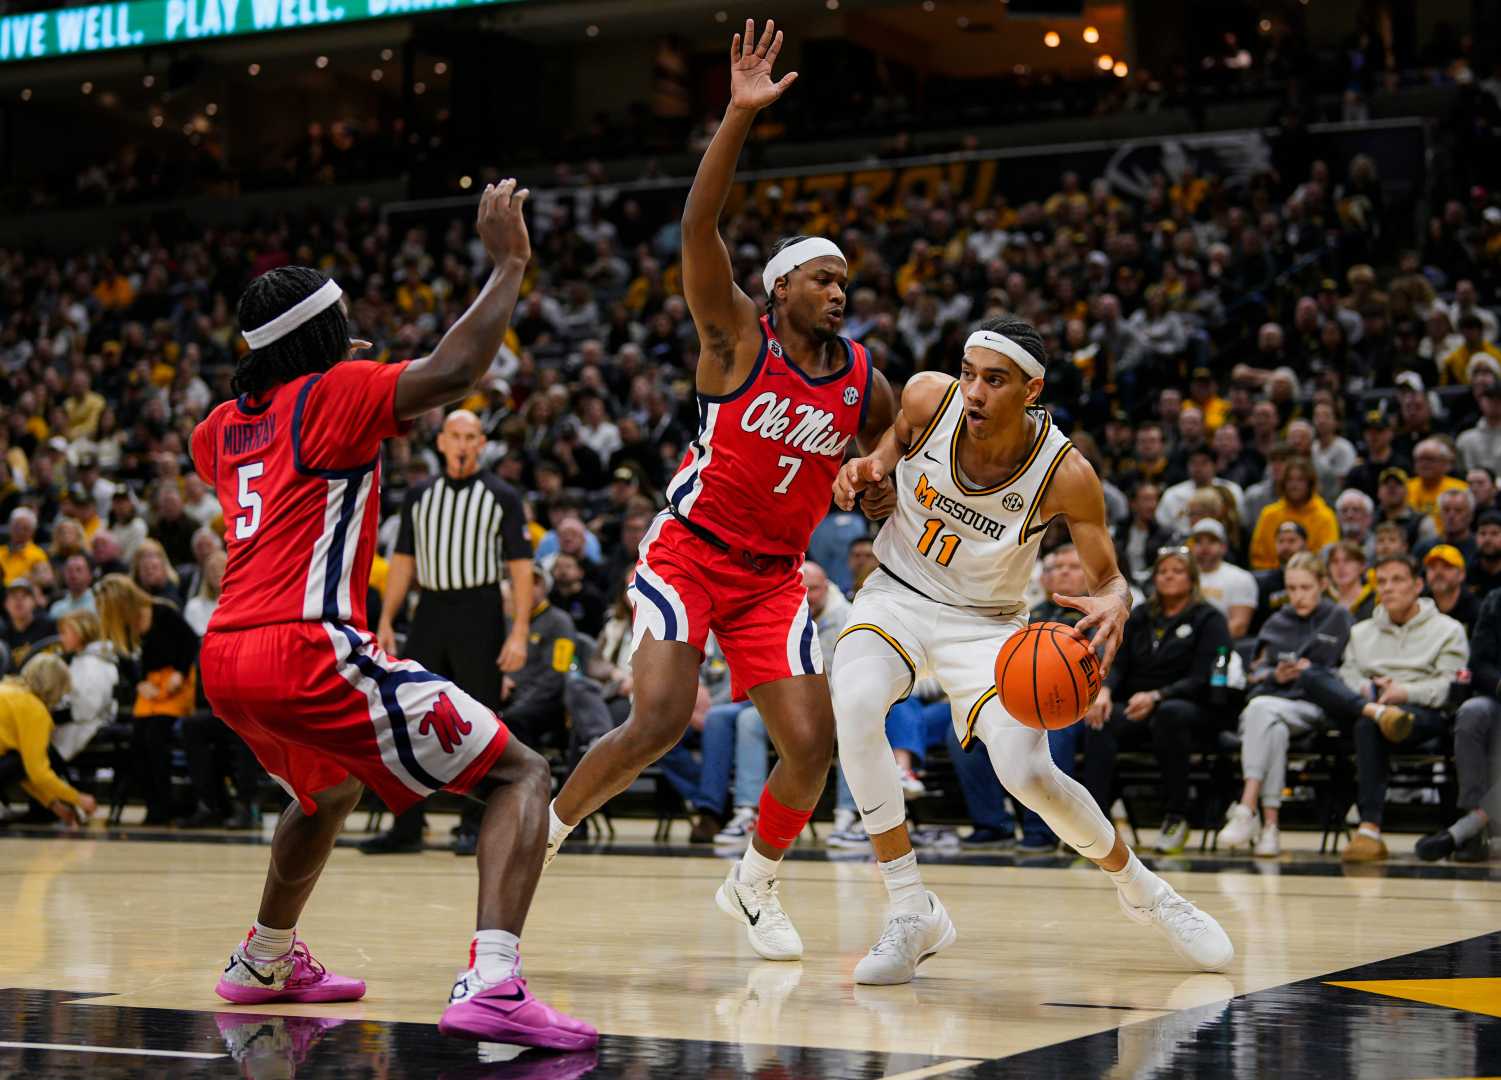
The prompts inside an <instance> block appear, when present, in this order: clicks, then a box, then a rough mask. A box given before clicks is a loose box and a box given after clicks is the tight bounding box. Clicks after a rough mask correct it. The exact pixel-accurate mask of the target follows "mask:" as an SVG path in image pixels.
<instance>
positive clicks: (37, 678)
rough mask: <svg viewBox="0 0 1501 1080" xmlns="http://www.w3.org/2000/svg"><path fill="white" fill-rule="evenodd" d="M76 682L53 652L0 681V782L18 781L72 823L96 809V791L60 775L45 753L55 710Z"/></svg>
mask: <svg viewBox="0 0 1501 1080" xmlns="http://www.w3.org/2000/svg"><path fill="white" fill-rule="evenodd" d="M72 685H73V680H72V677H71V676H70V675H69V674H68V665H67V664H65V663H63V662H62V660H61V659H60V658H59V657H56V656H53V655H52V654H50V653H43V654H41V655H40V656H34V657H32V658H31V659H30V660H28V661H27V662H26V666H25V667H23V668H22V669H21V674H20V676H19V677H11V678H7V679H5V680H4V681H0V786H4V785H9V784H11V783H13V782H16V781H20V784H21V787H23V788H24V789H25V790H26V794H28V795H30V796H31V797H32V798H33V799H35V800H36V801H37V802H39V803H41V804H42V805H43V806H45V807H47V808H48V809H50V810H51V811H52V812H53V813H54V814H56V815H57V816H58V817H60V818H61V819H62V820H63V821H65V822H67V823H68V824H70V825H73V824H79V823H81V822H83V821H85V820H87V819H88V816H89V815H90V814H92V813H93V812H94V810H95V803H94V798H93V796H91V795H85V794H83V793H82V792H79V791H77V790H75V789H74V788H73V786H72V785H71V784H69V783H68V782H67V781H66V780H64V779H63V778H62V777H60V776H58V775H57V773H56V772H54V771H53V769H52V763H51V762H50V761H49V760H48V758H47V747H48V745H49V744H50V742H51V740H52V713H51V710H52V709H55V708H57V705H58V703H59V702H60V701H62V699H63V697H64V696H65V695H66V694H67V693H68V691H69V690H70V689H72Z"/></svg>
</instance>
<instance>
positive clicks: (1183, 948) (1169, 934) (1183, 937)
mask: <svg viewBox="0 0 1501 1080" xmlns="http://www.w3.org/2000/svg"><path fill="white" fill-rule="evenodd" d="M1116 895H1117V896H1118V897H1119V898H1120V902H1121V910H1122V911H1124V912H1125V913H1126V918H1128V919H1130V920H1131V921H1132V922H1139V923H1141V924H1143V925H1146V926H1155V927H1156V928H1157V929H1158V930H1160V931H1161V932H1162V935H1163V937H1165V938H1167V940H1168V943H1169V944H1170V945H1172V947H1173V951H1174V952H1176V953H1177V954H1178V955H1179V956H1180V957H1182V958H1183V959H1184V960H1186V961H1187V962H1188V963H1190V964H1192V965H1193V966H1194V967H1196V968H1199V969H1200V970H1202V971H1224V970H1225V969H1226V968H1227V967H1229V966H1230V961H1232V960H1234V959H1235V946H1234V945H1232V944H1231V943H1230V935H1228V934H1226V933H1225V931H1224V929H1223V928H1222V927H1221V926H1220V924H1219V923H1217V922H1216V921H1215V920H1214V916H1212V915H1210V914H1208V913H1207V912H1204V911H1201V910H1199V909H1198V908H1197V907H1195V906H1194V905H1193V904H1191V903H1189V902H1188V901H1187V900H1185V899H1183V897H1181V896H1179V895H1178V893H1177V890H1175V889H1173V888H1171V887H1168V889H1167V891H1166V892H1164V893H1163V894H1162V896H1161V898H1159V899H1158V901H1157V903H1155V904H1153V905H1152V906H1151V907H1149V908H1141V907H1136V906H1135V905H1133V904H1130V903H1127V901H1126V897H1125V894H1124V893H1117V894H1116Z"/></svg>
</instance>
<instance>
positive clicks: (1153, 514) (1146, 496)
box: [1112, 482, 1173, 586]
mask: <svg viewBox="0 0 1501 1080" xmlns="http://www.w3.org/2000/svg"><path fill="white" fill-rule="evenodd" d="M1161 497H1162V489H1161V488H1160V487H1158V486H1157V485H1156V484H1154V483H1151V482H1143V483H1140V484H1137V485H1136V490H1135V491H1133V492H1131V519H1130V520H1129V521H1127V522H1126V523H1125V524H1124V525H1121V526H1118V527H1117V528H1116V529H1115V532H1114V534H1113V537H1112V538H1113V539H1114V540H1115V558H1116V561H1117V562H1118V563H1119V564H1120V567H1121V570H1122V571H1123V572H1124V573H1125V574H1126V576H1127V577H1128V578H1129V579H1130V580H1131V581H1133V582H1134V583H1136V584H1137V585H1138V586H1145V585H1146V583H1147V580H1148V579H1149V578H1150V577H1151V575H1152V570H1151V567H1152V560H1153V559H1154V558H1155V557H1156V555H1157V550H1158V549H1159V548H1161V547H1162V546H1163V545H1164V544H1167V543H1169V542H1171V540H1172V539H1173V535H1172V533H1170V532H1168V531H1167V530H1166V529H1164V528H1163V527H1162V526H1161V525H1159V524H1157V503H1158V501H1159V500H1160V499H1161Z"/></svg>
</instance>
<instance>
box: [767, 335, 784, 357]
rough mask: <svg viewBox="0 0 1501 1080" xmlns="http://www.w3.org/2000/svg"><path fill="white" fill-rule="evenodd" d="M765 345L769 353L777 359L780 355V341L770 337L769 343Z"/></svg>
mask: <svg viewBox="0 0 1501 1080" xmlns="http://www.w3.org/2000/svg"><path fill="white" fill-rule="evenodd" d="M766 347H767V348H768V349H769V350H771V355H772V356H775V357H776V358H777V359H781V357H782V343H781V342H780V341H778V340H777V339H776V338H772V339H771V344H769V345H767V346H766Z"/></svg>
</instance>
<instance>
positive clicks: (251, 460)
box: [192, 360, 406, 678]
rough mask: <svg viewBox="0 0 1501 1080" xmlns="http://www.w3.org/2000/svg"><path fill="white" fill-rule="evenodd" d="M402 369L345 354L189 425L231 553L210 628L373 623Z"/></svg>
mask: <svg viewBox="0 0 1501 1080" xmlns="http://www.w3.org/2000/svg"><path fill="white" fill-rule="evenodd" d="M405 368H406V363H399V364H378V363H374V362H372V361H368V360H346V361H343V362H341V363H338V364H335V365H334V366H333V367H331V368H329V369H328V370H327V371H323V372H319V373H317V374H314V375H304V376H301V377H300V378H296V379H293V380H291V381H290V382H287V383H283V384H282V385H281V386H278V387H276V388H275V389H274V390H272V391H271V392H270V393H269V394H267V395H266V396H265V397H264V398H262V399H260V400H258V401H252V400H250V399H248V398H247V397H244V396H241V397H240V398H239V399H237V400H235V401H226V402H224V403H223V404H222V405H219V406H218V407H217V408H215V409H214V411H213V412H211V413H209V415H208V417H207V419H205V420H204V421H203V423H201V424H199V425H198V427H197V428H196V429H195V430H194V431H193V444H192V452H193V468H194V469H195V470H196V471H197V473H198V475H199V476H201V477H202V478H203V480H204V482H205V483H207V484H209V485H210V486H211V487H212V488H213V489H214V492H215V493H216V494H217V495H218V497H219V505H220V507H221V508H222V509H223V512H224V543H225V546H226V548H227V550H228V554H229V560H228V563H227V565H226V567H225V570H224V584H223V590H222V592H221V593H220V595H219V606H218V607H217V608H215V609H214V614H213V617H212V618H211V619H210V620H209V625H208V629H209V632H210V633H213V632H216V631H222V630H244V629H247V628H249V627H254V626H269V625H272V624H274V623H289V622H330V623H342V624H346V625H349V626H353V627H355V628H356V629H360V630H363V629H366V628H367V623H366V618H365V594H366V591H367V590H368V588H369V584H370V562H371V560H372V558H373V557H374V554H375V533H376V528H377V526H378V524H379V515H380V445H381V442H382V440H384V439H387V438H390V437H391V436H393V435H396V434H398V433H399V432H400V431H402V430H403V429H404V425H403V424H402V422H400V421H398V420H397V418H396V381H397V379H399V378H400V377H401V373H402V371H403V370H405ZM266 675H267V677H268V678H275V677H276V673H275V672H274V671H268V672H267V673H266Z"/></svg>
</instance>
